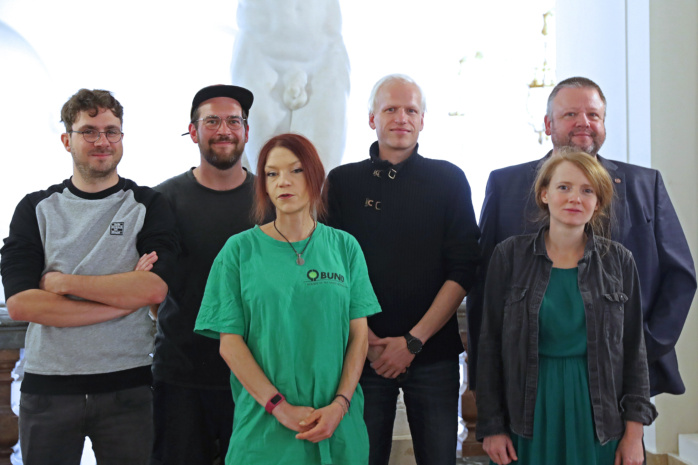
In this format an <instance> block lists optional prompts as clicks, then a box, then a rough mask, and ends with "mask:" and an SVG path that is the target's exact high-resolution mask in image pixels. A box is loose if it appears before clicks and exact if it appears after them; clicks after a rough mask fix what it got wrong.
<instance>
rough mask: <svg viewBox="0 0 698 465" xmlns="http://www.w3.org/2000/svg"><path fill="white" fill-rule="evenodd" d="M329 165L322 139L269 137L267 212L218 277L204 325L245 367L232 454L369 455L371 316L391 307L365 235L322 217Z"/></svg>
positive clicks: (236, 383)
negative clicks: (370, 266) (384, 302)
mask: <svg viewBox="0 0 698 465" xmlns="http://www.w3.org/2000/svg"><path fill="white" fill-rule="evenodd" d="M324 179H325V172H324V169H323V166H322V163H321V161H320V158H319V156H318V154H317V151H316V150H315V147H313V145H312V143H311V142H310V141H309V140H308V139H306V138H304V137H302V136H300V135H296V134H282V135H280V136H276V137H274V138H272V139H271V140H269V141H268V142H267V143H266V144H265V145H264V147H263V148H262V151H261V153H260V155H259V160H258V165H257V178H256V181H255V187H256V195H255V199H256V205H255V215H256V219H257V222H258V223H261V222H263V221H264V219H265V218H269V217H270V216H274V215H273V213H275V219H274V220H273V221H271V222H268V223H266V224H263V225H261V226H256V227H255V228H254V229H251V230H248V231H245V232H243V233H240V234H237V235H235V236H233V237H232V238H230V239H229V240H228V242H227V243H226V245H225V246H224V247H223V249H222V250H221V252H220V254H219V255H218V257H217V258H216V261H215V262H214V264H213V268H212V269H211V274H210V275H209V279H208V283H207V285H206V291H205V293H204V298H203V301H202V304H201V309H200V312H199V316H198V319H197V322H196V327H195V331H196V332H198V333H200V334H202V335H205V336H210V337H215V338H220V341H221V342H220V344H221V345H220V352H221V355H222V356H223V358H224V359H225V361H226V362H227V363H228V365H229V366H230V369H231V370H232V372H233V376H231V386H232V391H233V398H234V400H235V420H234V424H233V435H232V437H231V440H230V448H229V450H228V454H227V456H226V463H227V464H237V463H275V464H298V465H300V464H303V465H305V464H309V463H313V464H328V463H333V464H339V463H341V464H357V465H359V464H365V463H366V462H367V460H368V434H367V432H366V426H365V424H364V421H363V394H362V392H361V388H360V387H359V386H357V384H358V381H359V377H360V375H361V370H362V368H363V365H364V361H365V360H366V352H367V350H368V326H367V323H366V317H367V316H369V315H372V314H374V313H377V312H379V311H380V307H379V306H378V301H377V299H376V297H375V294H374V292H373V289H372V287H371V283H370V281H369V278H368V272H367V269H366V262H365V260H364V257H363V254H362V252H361V249H360V247H359V245H358V243H357V242H356V240H355V239H354V238H353V237H352V236H351V235H349V234H347V233H345V232H343V231H338V230H335V229H333V228H330V227H328V226H325V225H323V224H321V223H318V221H317V219H318V218H319V217H322V215H323V214H324V212H325V204H324V201H323V196H322V185H323V182H324Z"/></svg>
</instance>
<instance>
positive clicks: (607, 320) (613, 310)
mask: <svg viewBox="0 0 698 465" xmlns="http://www.w3.org/2000/svg"><path fill="white" fill-rule="evenodd" d="M627 301H628V296H627V295H625V294H623V293H622V292H612V293H610V294H604V295H603V299H601V303H602V309H603V322H604V330H605V332H606V340H607V341H608V342H609V343H611V344H614V345H617V344H620V343H621V341H622V340H623V315H624V313H625V302H627Z"/></svg>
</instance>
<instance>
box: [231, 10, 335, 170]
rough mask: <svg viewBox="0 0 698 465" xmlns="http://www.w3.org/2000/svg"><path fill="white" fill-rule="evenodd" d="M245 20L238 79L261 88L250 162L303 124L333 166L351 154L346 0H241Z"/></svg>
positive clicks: (237, 52) (240, 18) (236, 59)
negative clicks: (342, 5) (344, 37)
mask: <svg viewBox="0 0 698 465" xmlns="http://www.w3.org/2000/svg"><path fill="white" fill-rule="evenodd" d="M237 22H238V26H239V32H238V34H237V37H236V39H235V47H234V49H233V61H232V69H231V71H232V83H233V84H235V85H240V86H243V87H246V88H248V89H250V90H251V91H252V92H253V93H254V104H253V105H252V109H251V111H250V119H249V124H250V140H249V142H248V143H247V146H246V148H245V154H246V158H247V166H250V167H251V168H252V170H253V171H254V170H256V165H257V157H258V155H259V150H260V149H261V148H262V145H264V143H265V142H266V141H267V140H269V138H271V137H272V136H274V135H276V134H281V133H284V132H296V133H300V134H303V135H304V136H306V137H307V138H308V139H310V140H311V141H312V142H313V144H315V146H316V148H317V149H318V152H319V154H320V157H321V158H322V162H323V164H324V165H325V170H326V171H327V172H329V171H330V170H331V169H332V168H334V167H335V166H337V165H339V164H340V162H341V161H342V155H343V154H344V144H345V140H346V107H347V96H348V94H349V57H348V55H347V51H346V48H345V47H344V41H343V40H342V15H341V11H340V8H339V1H338V0H240V1H239V3H238V10H237Z"/></svg>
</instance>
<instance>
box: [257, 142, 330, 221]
mask: <svg viewBox="0 0 698 465" xmlns="http://www.w3.org/2000/svg"><path fill="white" fill-rule="evenodd" d="M276 147H284V148H286V149H288V150H290V151H291V152H293V154H294V155H295V156H296V157H298V161H300V162H301V165H302V166H303V174H304V175H305V181H306V183H307V186H308V196H309V197H310V211H311V214H312V213H313V212H314V213H315V218H316V219H318V218H322V217H323V216H324V215H325V213H326V211H327V206H326V204H325V199H324V198H323V195H322V186H323V184H324V182H325V167H324V166H322V161H320V156H319V155H318V153H317V150H316V149H315V146H314V145H313V143H312V142H310V141H309V140H308V139H307V138H305V137H303V136H301V135H300V134H279V135H278V136H274V137H272V138H271V139H269V140H268V141H267V143H266V144H264V147H262V150H261V151H260V152H259V159H258V160H257V176H256V178H255V181H254V185H255V195H254V200H255V202H254V212H253V215H254V220H255V221H256V222H257V224H261V223H263V222H264V221H265V220H266V219H268V218H271V217H272V216H273V213H274V204H273V203H272V202H271V200H270V199H269V196H268V195H267V179H266V176H264V167H265V166H266V164H267V159H269V153H270V152H271V151H272V149H275V148H276Z"/></svg>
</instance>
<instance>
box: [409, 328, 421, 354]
mask: <svg viewBox="0 0 698 465" xmlns="http://www.w3.org/2000/svg"><path fill="white" fill-rule="evenodd" d="M405 340H406V341H407V350H409V351H410V353H411V354H412V355H417V354H418V353H420V352H421V351H422V346H423V345H424V344H422V341H420V340H419V339H417V338H416V337H414V336H413V335H411V334H410V333H407V334H405Z"/></svg>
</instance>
